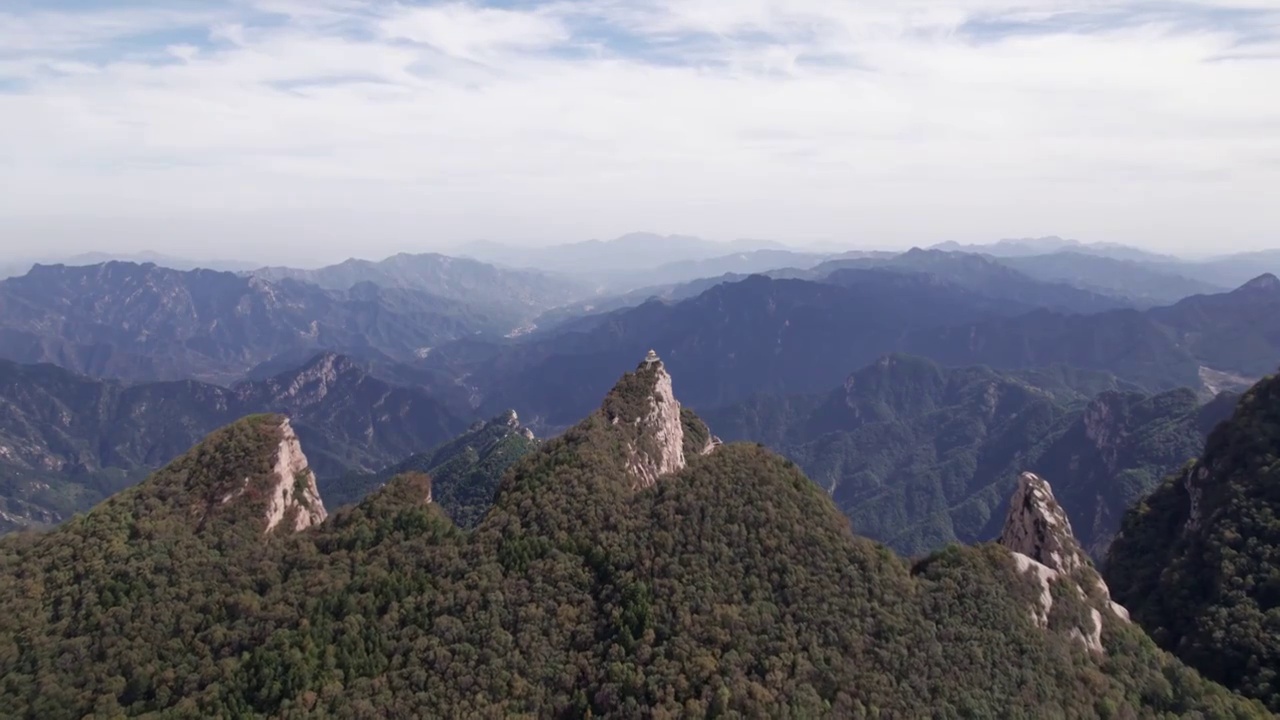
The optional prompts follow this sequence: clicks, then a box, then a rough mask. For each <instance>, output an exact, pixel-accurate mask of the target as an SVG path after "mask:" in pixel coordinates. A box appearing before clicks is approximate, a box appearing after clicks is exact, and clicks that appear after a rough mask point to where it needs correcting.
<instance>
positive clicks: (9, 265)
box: [0, 250, 255, 280]
mask: <svg viewBox="0 0 1280 720" xmlns="http://www.w3.org/2000/svg"><path fill="white" fill-rule="evenodd" d="M113 261H114V262H134V263H139V264H142V263H152V264H154V265H159V266H160V267H166V268H170V269H173V270H198V269H204V270H219V271H223V272H241V271H245V270H252V269H253V268H254V267H255V265H254V264H253V263H251V262H246V261H240V260H192V259H190V258H182V257H175V256H173V255H165V254H164V253H158V252H153V251H150V250H144V251H143V252H136V253H107V252H91V253H82V254H80V255H70V256H67V257H56V258H42V259H39V260H12V261H5V262H0V280H4V279H6V278H10V277H17V276H19V275H26V274H27V273H28V272H30V271H31V268H32V267H34V266H36V265H68V266H71V267H79V266H84V265H101V264H102V263H108V262H113Z"/></svg>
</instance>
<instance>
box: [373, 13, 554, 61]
mask: <svg viewBox="0 0 1280 720" xmlns="http://www.w3.org/2000/svg"><path fill="white" fill-rule="evenodd" d="M379 29H380V30H381V31H382V33H383V35H384V36H385V37H387V38H391V39H393V40H399V39H404V40H410V41H413V42H417V43H423V44H425V45H430V46H431V47H433V48H435V49H437V50H439V51H441V52H443V53H446V54H448V55H452V56H454V57H458V58H463V59H467V60H478V59H483V58H486V57H489V56H492V55H493V54H495V53H502V52H508V51H512V50H541V49H544V48H548V47H551V46H553V45H556V44H557V43H560V42H563V41H565V40H567V39H568V37H569V35H568V32H567V31H566V30H565V28H564V26H563V25H561V24H560V22H559V21H558V20H557V19H555V18H553V17H549V16H545V15H541V14H539V13H537V12H522V11H514V10H502V9H497V8H485V7H475V6H471V5H465V4H462V3H450V4H447V5H435V6H430V7H419V8H401V9H400V11H399V12H396V13H395V14H393V15H391V16H389V17H387V18H384V19H383V20H382V21H381V22H380V23H379Z"/></svg>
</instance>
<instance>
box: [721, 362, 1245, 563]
mask: <svg viewBox="0 0 1280 720" xmlns="http://www.w3.org/2000/svg"><path fill="white" fill-rule="evenodd" d="M1095 396H1096V397H1095ZM1232 402H1233V398H1230V397H1224V398H1223V399H1221V400H1219V401H1215V402H1214V403H1212V404H1211V405H1209V406H1206V407H1203V408H1202V407H1201V406H1200V404H1199V402H1198V401H1197V399H1196V395H1195V393H1194V392H1192V391H1190V390H1185V389H1184V390H1175V391H1170V392H1166V393H1162V394H1160V395H1156V396H1149V395H1146V394H1144V393H1139V392H1131V391H1125V390H1124V389H1123V385H1121V384H1118V383H1117V382H1116V381H1115V379H1114V378H1113V377H1110V376H1105V375H1097V374H1091V373H1082V372H1075V371H1071V370H1068V369H1060V370H1058V371H1057V372H1043V371H1041V372H1022V373H1013V372H996V371H993V370H990V369H988V368H984V367H973V368H957V369H947V368H942V367H940V366H938V365H936V364H934V363H932V362H929V361H927V360H924V359H921V358H914V357H909V356H891V357H887V358H884V359H882V360H880V361H879V362H877V363H875V364H873V365H871V366H869V367H866V368H864V369H862V370H859V371H858V372H856V373H854V374H852V375H850V376H849V378H848V379H847V380H846V381H845V383H844V385H843V386H842V387H840V388H838V389H836V390H834V391H831V392H830V393H828V394H826V395H816V396H760V397H756V398H754V399H752V400H751V401H749V402H747V403H743V404H739V405H734V406H729V407H724V408H717V409H714V410H708V411H705V415H706V416H707V418H708V419H709V420H710V422H711V424H712V425H713V426H714V427H715V428H717V431H718V432H720V433H721V435H722V436H723V437H725V438H726V439H728V440H754V441H758V442H763V443H766V444H768V445H769V446H770V447H772V448H775V449H776V450H778V451H779V452H781V453H782V454H784V455H786V456H787V457H790V458H791V459H793V460H795V461H796V462H797V463H798V464H799V465H800V467H801V468H802V469H803V470H804V471H805V473H806V474H807V475H809V477H811V478H813V479H814V481H815V482H817V483H818V484H819V485H820V486H821V487H822V488H823V489H824V490H825V491H826V492H827V493H828V494H829V495H830V496H831V498H832V500H833V501H834V502H835V504H836V506H837V507H839V508H840V509H841V510H842V511H844V512H845V514H847V515H848V516H849V517H850V519H851V520H852V521H853V526H854V529H855V530H856V531H858V532H859V533H862V534H865V535H868V536H870V537H872V538H875V539H877V540H881V541H883V542H885V543H887V544H889V545H890V546H892V547H893V548H894V549H896V550H898V551H899V552H902V553H906V554H914V553H922V552H928V551H931V550H935V549H937V548H941V547H943V546H945V545H946V544H948V543H951V542H957V541H959V542H977V541H982V540H990V539H992V538H994V537H995V536H996V535H997V534H998V533H999V531H1000V526H999V522H1000V520H1001V517H1000V508H1001V507H1002V504H1003V502H1004V499H1005V498H1006V497H1008V495H1009V493H1010V492H1012V489H1013V487H1014V484H1015V480H1016V478H1017V477H1018V475H1019V473H1021V472H1023V471H1032V472H1035V473H1037V474H1039V475H1042V476H1044V477H1055V478H1058V482H1057V483H1055V487H1056V494H1057V497H1058V499H1059V501H1060V502H1061V503H1062V504H1063V507H1065V508H1066V511H1067V513H1068V515H1069V516H1070V517H1071V520H1072V524H1073V526H1074V527H1075V528H1076V532H1077V537H1078V539H1079V541H1080V543H1081V545H1082V546H1083V547H1084V548H1085V550H1086V551H1088V552H1090V553H1091V554H1093V555H1094V556H1095V557H1101V556H1103V555H1104V554H1105V552H1106V548H1107V546H1108V545H1109V543H1110V542H1111V538H1112V536H1113V535H1114V534H1115V532H1116V530H1117V529H1118V527H1119V524H1120V518H1121V516H1122V515H1123V513H1124V512H1125V510H1127V509H1128V508H1129V507H1130V506H1131V505H1132V504H1133V503H1134V502H1136V501H1137V500H1138V499H1139V498H1141V497H1143V496H1144V495H1145V494H1146V493H1147V492H1149V491H1150V490H1151V489H1152V488H1153V487H1155V485H1156V484H1157V483H1158V482H1159V481H1160V478H1162V477H1163V476H1164V475H1165V474H1166V473H1168V472H1169V471H1171V470H1172V469H1174V468H1176V467H1178V466H1180V465H1181V464H1182V463H1183V462H1185V461H1186V460H1187V459H1188V458H1190V457H1193V456H1194V455H1195V454H1196V453H1197V452H1198V450H1199V448H1200V446H1201V445H1202V443H1203V442H1204V438H1205V436H1206V434H1207V433H1208V432H1209V430H1210V429H1212V427H1213V425H1214V423H1215V422H1217V421H1218V420H1221V419H1225V417H1226V416H1227V414H1228V413H1229V412H1230V408H1231V403H1232Z"/></svg>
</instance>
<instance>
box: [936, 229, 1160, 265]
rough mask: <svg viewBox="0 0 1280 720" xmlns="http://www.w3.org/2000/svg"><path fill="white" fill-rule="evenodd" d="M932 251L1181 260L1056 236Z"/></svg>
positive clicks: (951, 245) (939, 246)
mask: <svg viewBox="0 0 1280 720" xmlns="http://www.w3.org/2000/svg"><path fill="white" fill-rule="evenodd" d="M932 249H934V250H945V251H948V252H966V253H978V254H981V255H994V256H996V257H1026V256H1029V255H1046V254H1050V253H1058V252H1062V251H1073V252H1079V253H1086V254H1089V255H1096V256H1099V257H1106V258H1112V259H1115V260H1134V261H1138V262H1177V261H1178V258H1176V257H1174V256H1172V255H1161V254H1158V253H1153V252H1148V251H1146V250H1141V249H1139V248H1135V247H1131V246H1129V245H1121V244H1118V243H1106V242H1095V243H1083V242H1080V241H1079V240H1069V239H1065V238H1060V237H1058V236H1056V235H1050V236H1047V237H1039V238H1019V239H1008V240H1000V241H998V242H994V243H988V244H985V245H984V244H974V245H963V244H961V243H958V242H954V241H949V242H943V243H938V244H937V245H934V246H933V247H932Z"/></svg>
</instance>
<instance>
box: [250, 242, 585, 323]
mask: <svg viewBox="0 0 1280 720" xmlns="http://www.w3.org/2000/svg"><path fill="white" fill-rule="evenodd" d="M252 275H253V276H254V277H258V278H262V279H265V280H269V281H272V282H278V281H280V280H285V279H290V280H301V281H304V282H309V283H312V284H315V285H318V286H320V287H322V288H326V289H330V290H349V289H351V288H353V287H356V286H358V285H361V284H365V283H372V284H374V285H377V286H379V287H384V288H396V289H403V290H416V291H421V292H425V293H429V294H430V295H432V296H435V297H440V298H446V299H449V300H455V301H459V302H465V303H466V304H467V305H469V306H472V307H476V308H483V309H484V310H485V311H486V312H487V313H489V314H490V315H492V316H494V317H496V318H502V319H503V320H504V321H505V322H508V323H511V324H517V323H519V322H522V321H525V320H529V319H531V318H532V317H533V316H535V315H537V314H538V313H539V312H541V311H543V310H547V309H549V308H552V307H557V306H559V305H564V304H566V303H569V302H573V301H575V300H580V299H582V298H584V297H587V296H589V295H591V294H593V291H592V290H591V289H589V287H588V285H587V284H586V283H584V282H579V281H577V280H574V279H572V278H569V277H567V276H562V275H561V276H557V275H551V274H548V273H544V272H534V271H527V270H508V269H503V268H498V267H495V266H493V265H488V264H485V263H482V262H477V261H475V260H470V259H467V258H455V257H449V256H447V255H439V254H435V253H426V254H420V255H409V254H400V255H395V256H393V257H389V258H387V259H385V260H382V261H379V262H370V261H368V260H347V261H346V262H343V263H340V264H338V265H330V266H328V267H322V268H319V269H316V270H298V269H295V268H283V267H270V268H260V269H257V270H254V271H253V272H252Z"/></svg>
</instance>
